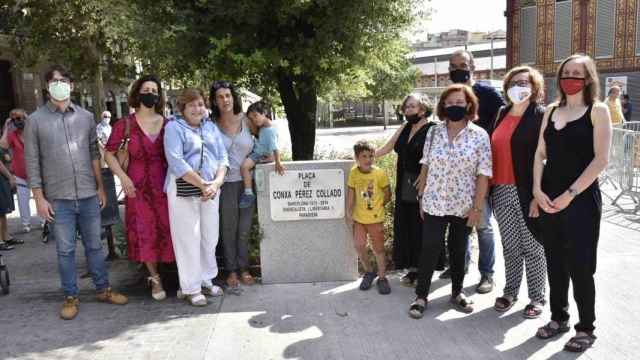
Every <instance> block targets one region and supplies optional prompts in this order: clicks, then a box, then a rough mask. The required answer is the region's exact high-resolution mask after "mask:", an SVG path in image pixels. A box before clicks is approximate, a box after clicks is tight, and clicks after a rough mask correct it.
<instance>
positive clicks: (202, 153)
mask: <svg viewBox="0 0 640 360" xmlns="http://www.w3.org/2000/svg"><path fill="white" fill-rule="evenodd" d="M202 126H203V123H202V122H201V123H200V166H198V173H200V171H201V170H202V163H203V162H204V135H203V134H202Z"/></svg>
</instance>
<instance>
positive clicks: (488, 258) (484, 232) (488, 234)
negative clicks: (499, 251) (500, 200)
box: [466, 197, 496, 276]
mask: <svg viewBox="0 0 640 360" xmlns="http://www.w3.org/2000/svg"><path fill="white" fill-rule="evenodd" d="M492 213H493V211H492V209H491V202H490V201H489V198H488V197H487V198H486V199H485V203H484V211H483V212H482V221H481V222H480V226H478V227H477V228H476V232H477V233H478V247H479V254H478V270H479V271H480V274H482V275H489V276H492V275H493V265H494V264H495V262H496V250H495V240H494V237H493V227H492V226H491V214H492ZM470 259H471V241H469V247H468V248H467V256H466V263H467V264H469V260H470Z"/></svg>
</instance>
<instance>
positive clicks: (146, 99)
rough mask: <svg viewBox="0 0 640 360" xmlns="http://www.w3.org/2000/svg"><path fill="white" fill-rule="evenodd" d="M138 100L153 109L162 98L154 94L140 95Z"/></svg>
mask: <svg viewBox="0 0 640 360" xmlns="http://www.w3.org/2000/svg"><path fill="white" fill-rule="evenodd" d="M138 100H140V102H141V103H142V104H143V105H144V106H146V107H148V108H149V109H152V108H153V107H155V106H156V104H157V103H158V101H160V96H158V95H156V94H154V93H146V94H138Z"/></svg>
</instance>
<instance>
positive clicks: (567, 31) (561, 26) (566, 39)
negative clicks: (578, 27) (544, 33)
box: [553, 1, 572, 61]
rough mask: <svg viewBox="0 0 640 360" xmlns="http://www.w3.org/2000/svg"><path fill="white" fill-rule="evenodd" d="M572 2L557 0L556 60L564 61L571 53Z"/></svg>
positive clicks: (554, 49) (554, 45)
mask: <svg viewBox="0 0 640 360" xmlns="http://www.w3.org/2000/svg"><path fill="white" fill-rule="evenodd" d="M571 10H572V9H571V2H570V1H562V2H560V1H558V2H556V15H555V19H554V20H555V24H556V26H555V32H554V39H553V53H554V59H555V61H562V60H563V59H564V58H566V57H568V56H569V55H571V23H572V16H571V15H572V14H571Z"/></svg>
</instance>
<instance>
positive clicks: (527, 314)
mask: <svg viewBox="0 0 640 360" xmlns="http://www.w3.org/2000/svg"><path fill="white" fill-rule="evenodd" d="M540 314H542V306H540V305H539V304H537V303H530V304H529V305H527V306H525V307H524V310H522V316H523V317H524V318H525V319H537V318H539V317H540Z"/></svg>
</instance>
